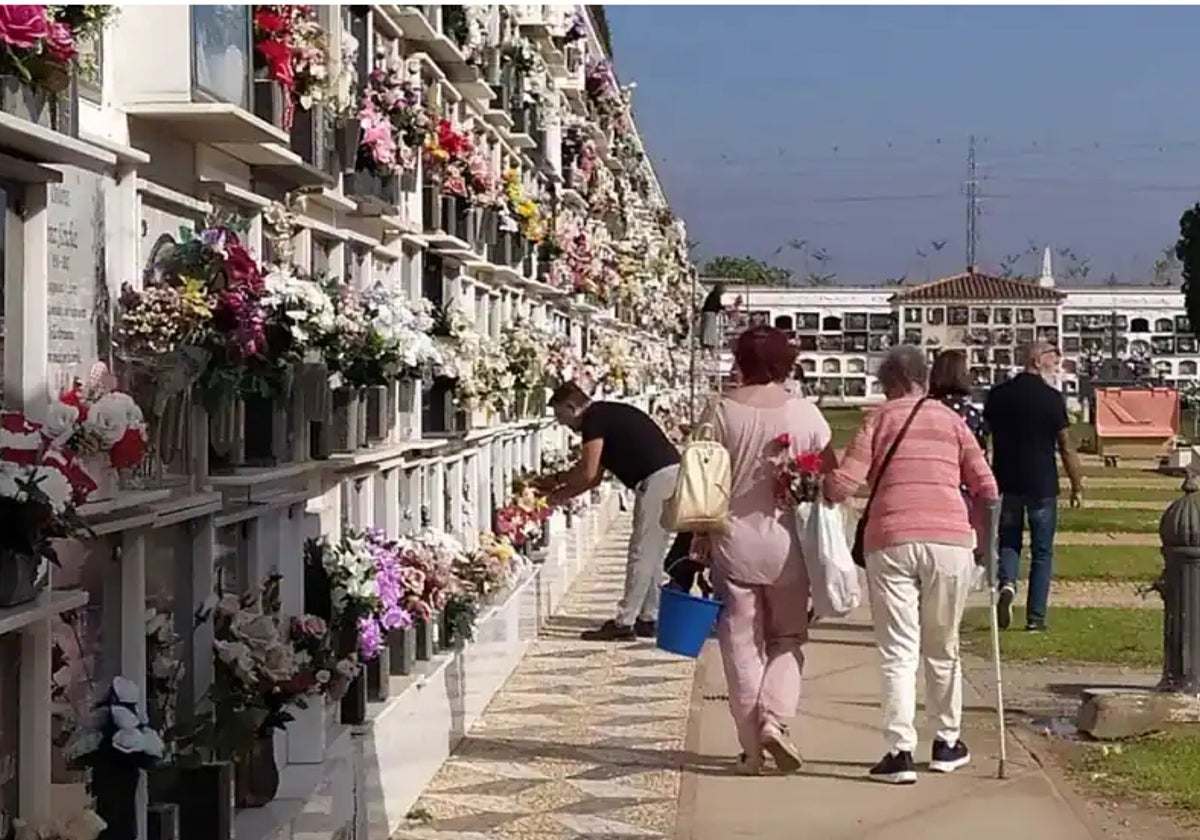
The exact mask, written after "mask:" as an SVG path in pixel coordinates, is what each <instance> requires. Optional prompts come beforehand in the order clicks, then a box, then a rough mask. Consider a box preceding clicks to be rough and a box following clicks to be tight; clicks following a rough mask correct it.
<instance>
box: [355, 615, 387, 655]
mask: <svg viewBox="0 0 1200 840" xmlns="http://www.w3.org/2000/svg"><path fill="white" fill-rule="evenodd" d="M358 649H359V651H360V652H361V653H362V657H363V659H364V660H368V659H374V658H375V657H377V656H379V651H380V650H382V649H383V632H382V631H381V630H380V629H379V622H377V621H376V620H375V619H374V617H371V616H368V617H366V618H360V619H359V621H358Z"/></svg>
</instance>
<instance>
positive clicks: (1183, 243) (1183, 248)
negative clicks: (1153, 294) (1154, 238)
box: [1175, 204, 1200, 332]
mask: <svg viewBox="0 0 1200 840" xmlns="http://www.w3.org/2000/svg"><path fill="white" fill-rule="evenodd" d="M1175 257H1176V258H1177V259H1178V260H1179V265H1180V272H1179V274H1180V276H1181V277H1182V278H1183V304H1184V308H1185V309H1186V310H1187V315H1188V321H1189V322H1190V323H1191V325H1192V331H1193V332H1196V331H1197V330H1200V204H1195V205H1193V206H1192V207H1190V208H1188V209H1187V210H1185V211H1183V215H1182V216H1180V217H1179V241H1178V242H1176V243H1175Z"/></svg>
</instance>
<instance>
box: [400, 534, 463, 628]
mask: <svg viewBox="0 0 1200 840" xmlns="http://www.w3.org/2000/svg"><path fill="white" fill-rule="evenodd" d="M397 549H398V555H399V557H400V568H401V580H402V581H403V584H404V590H405V596H404V608H405V609H406V610H407V611H408V612H409V613H410V614H411V615H412V616H413V617H414V618H416V619H419V620H421V621H429V620H430V619H431V618H432V617H433V614H434V613H435V612H437V611H439V610H441V609H442V608H443V607H445V605H446V601H447V599H449V598H450V597H451V596H452V595H454V594H455V593H456V592H457V591H458V590H459V589H460V582H459V581H458V579H457V578H456V577H455V574H454V570H455V568H456V567H457V566H458V565H459V563H460V561H461V558H462V557H463V555H464V554H465V552H464V550H463V547H462V545H461V544H460V543H459V542H458V540H456V539H455V538H454V537H453V536H451V535H450V534H445V533H436V532H433V531H424V532H422V533H420V534H418V535H416V536H414V537H409V538H406V539H402V540H398V541H397Z"/></svg>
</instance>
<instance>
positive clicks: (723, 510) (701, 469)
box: [662, 423, 732, 533]
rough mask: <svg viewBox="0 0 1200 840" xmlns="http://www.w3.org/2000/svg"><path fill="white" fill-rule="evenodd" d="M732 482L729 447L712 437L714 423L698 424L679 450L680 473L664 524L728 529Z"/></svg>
mask: <svg viewBox="0 0 1200 840" xmlns="http://www.w3.org/2000/svg"><path fill="white" fill-rule="evenodd" d="M731 482H732V470H731V468H730V463H729V451H728V450H727V449H726V448H725V447H724V446H722V445H721V444H720V443H718V442H717V441H715V440H713V427H712V424H711V423H704V424H702V425H700V426H698V427H697V428H696V430H695V431H694V432H693V433H692V438H691V440H689V441H688V442H687V443H686V444H685V445H684V447H683V451H682V452H681V453H680V454H679V475H678V477H677V478H676V479H675V492H674V494H672V496H671V498H669V499H668V500H667V504H666V506H665V507H664V508H663V515H662V525H663V527H664V528H666V529H667V530H668V531H674V532H681V531H685V532H690V533H707V532H710V531H723V530H725V526H726V524H727V523H728V521H729V492H730V484H731Z"/></svg>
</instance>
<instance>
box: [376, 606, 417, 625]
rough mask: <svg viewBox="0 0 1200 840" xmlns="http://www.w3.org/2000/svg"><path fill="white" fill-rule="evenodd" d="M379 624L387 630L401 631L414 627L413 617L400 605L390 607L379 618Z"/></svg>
mask: <svg viewBox="0 0 1200 840" xmlns="http://www.w3.org/2000/svg"><path fill="white" fill-rule="evenodd" d="M379 623H380V624H382V625H383V626H384V628H385V629H387V630H401V629H407V628H409V627H412V624H413V620H412V616H411V615H409V614H408V613H407V612H405V611H404V610H403V609H401V608H400V607H399V606H398V605H397V606H392V607H389V608H388V609H387V610H385V611H384V613H383V615H382V616H380V618H379Z"/></svg>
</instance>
